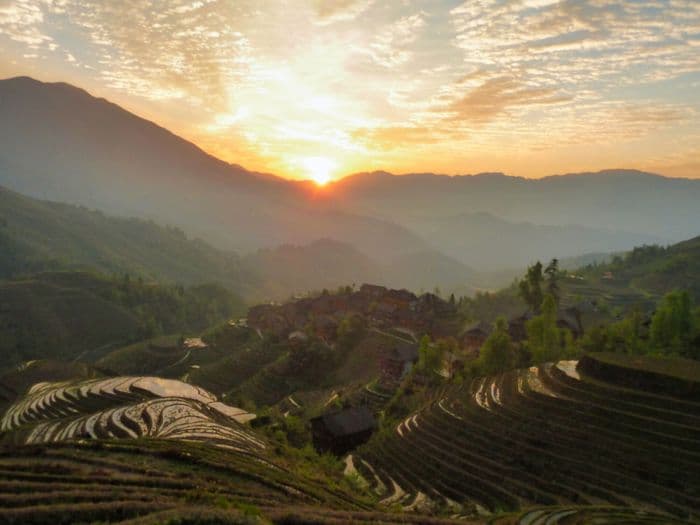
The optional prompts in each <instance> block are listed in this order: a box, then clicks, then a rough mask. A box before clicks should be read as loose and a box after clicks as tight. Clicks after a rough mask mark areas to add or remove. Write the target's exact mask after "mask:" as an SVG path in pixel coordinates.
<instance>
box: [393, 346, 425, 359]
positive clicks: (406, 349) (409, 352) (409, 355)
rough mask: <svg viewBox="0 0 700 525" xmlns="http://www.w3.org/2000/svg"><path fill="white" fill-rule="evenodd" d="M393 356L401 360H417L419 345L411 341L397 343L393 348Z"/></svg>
mask: <svg viewBox="0 0 700 525" xmlns="http://www.w3.org/2000/svg"><path fill="white" fill-rule="evenodd" d="M391 356H392V357H393V358H394V359H397V360H399V361H404V362H408V361H417V360H418V347H417V346H416V345H414V344H410V343H397V344H396V345H395V346H394V347H393V348H392V350H391Z"/></svg>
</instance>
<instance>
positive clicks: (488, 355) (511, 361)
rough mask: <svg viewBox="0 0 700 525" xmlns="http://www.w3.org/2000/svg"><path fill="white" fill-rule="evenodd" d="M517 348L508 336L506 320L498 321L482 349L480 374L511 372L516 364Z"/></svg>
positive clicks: (479, 364)
mask: <svg viewBox="0 0 700 525" xmlns="http://www.w3.org/2000/svg"><path fill="white" fill-rule="evenodd" d="M515 352H516V350H515V346H514V344H513V342H512V341H511V339H510V335H509V334H508V323H507V322H506V320H505V318H503V317H500V318H498V319H496V322H495V324H494V326H493V332H491V335H489V337H488V339H486V342H485V343H484V344H483V346H482V347H481V351H480V353H479V362H478V367H479V372H480V373H482V374H484V375H492V374H499V373H501V372H505V371H506V370H510V369H511V368H513V367H514V366H515V364H516V354H515Z"/></svg>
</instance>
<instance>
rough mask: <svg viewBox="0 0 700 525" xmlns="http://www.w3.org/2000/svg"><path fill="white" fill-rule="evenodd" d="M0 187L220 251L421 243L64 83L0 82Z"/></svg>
mask: <svg viewBox="0 0 700 525" xmlns="http://www.w3.org/2000/svg"><path fill="white" fill-rule="evenodd" d="M0 184H3V185H5V186H7V187H9V188H11V189H13V190H16V191H19V192H21V193H24V194H27V195H31V196H34V197H40V198H44V199H50V200H57V201H63V202H69V203H75V204H82V205H86V206H89V207H94V208H97V209H100V210H102V211H105V212H108V213H113V214H117V215H127V216H136V217H141V218H152V219H155V220H157V221H158V222H160V223H162V224H172V225H176V226H178V227H181V228H183V229H184V230H185V231H186V232H187V233H188V234H190V235H194V236H197V237H200V238H203V239H205V240H208V241H210V242H212V243H213V244H214V245H215V246H217V247H219V248H221V249H235V250H238V251H250V250H254V249H257V248H262V247H273V246H277V245H280V244H284V243H296V244H305V243H308V242H311V241H314V240H316V239H319V238H323V237H328V238H334V239H338V240H341V241H344V242H350V243H351V244H353V245H355V246H357V247H358V248H359V249H361V250H362V251H364V252H366V253H371V254H372V256H374V257H380V258H382V257H390V256H393V255H396V254H398V253H405V252H406V251H410V250H413V249H415V248H416V246H420V245H421V244H422V241H421V239H420V238H419V237H418V236H416V235H414V234H412V233H411V232H409V231H407V230H405V229H404V228H402V227H400V226H397V225H395V224H391V223H389V222H387V221H383V220H379V219H376V218H370V217H362V216H358V215H356V214H353V213H352V212H341V211H338V210H336V209H334V208H333V207H326V206H324V205H322V204H321V203H319V202H317V201H314V200H311V199H307V197H306V193H307V190H306V188H307V186H306V185H303V184H297V183H293V182H290V181H286V180H283V179H280V178H277V177H273V176H270V175H261V174H257V173H253V172H249V171H247V170H245V169H243V168H241V167H240V166H236V165H232V164H228V163H226V162H223V161H220V160H218V159H216V158H214V157H212V156H211V155H208V154H206V153H205V152H203V151H202V150H201V149H199V148H198V147H196V146H195V145H194V144H192V143H190V142H187V141H185V140H183V139H182V138H180V137H177V136H176V135H174V134H172V133H170V132H169V131H167V130H165V129H163V128H161V127H159V126H157V125H156V124H154V123H152V122H149V121H147V120H144V119H142V118H139V117H137V116H136V115H133V114H132V113H129V112H127V111H125V110H124V109H122V108H120V107H119V106H117V105H115V104H112V103H110V102H108V101H106V100H104V99H98V98H95V97H92V96H91V95H89V94H88V93H87V92H85V91H83V90H81V89H78V88H76V87H73V86H70V85H68V84H63V83H57V84H49V83H42V82H38V81H36V80H33V79H30V78H27V77H18V78H12V79H7V80H0Z"/></svg>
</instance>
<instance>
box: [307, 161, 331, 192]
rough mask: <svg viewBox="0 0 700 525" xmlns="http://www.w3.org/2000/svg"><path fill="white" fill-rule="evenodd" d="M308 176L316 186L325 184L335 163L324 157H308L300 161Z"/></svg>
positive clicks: (328, 180) (329, 178)
mask: <svg viewBox="0 0 700 525" xmlns="http://www.w3.org/2000/svg"><path fill="white" fill-rule="evenodd" d="M301 163H302V165H303V166H304V169H305V170H306V173H307V175H308V178H309V179H311V180H312V181H314V182H315V183H316V184H317V185H318V186H325V185H326V184H328V182H330V180H331V173H332V172H333V170H335V169H336V167H337V163H336V162H335V161H333V160H332V159H328V158H326V157H308V158H305V159H303V160H302V161H301Z"/></svg>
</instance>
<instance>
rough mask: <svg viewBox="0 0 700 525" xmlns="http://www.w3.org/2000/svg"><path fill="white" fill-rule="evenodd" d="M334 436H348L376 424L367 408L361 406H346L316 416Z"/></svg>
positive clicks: (369, 428)
mask: <svg viewBox="0 0 700 525" xmlns="http://www.w3.org/2000/svg"><path fill="white" fill-rule="evenodd" d="M316 419H317V420H320V421H321V422H322V423H323V424H324V426H325V427H326V429H327V430H328V432H330V433H331V434H332V435H333V436H335V437H340V436H348V435H352V434H357V433H359V432H364V431H366V430H372V429H374V428H375V427H376V426H377V424H376V421H375V420H374V416H373V415H372V412H371V410H370V409H369V408H367V407H365V406H362V407H356V408H346V409H344V410H341V411H340V412H334V413H332V414H325V415H323V416H320V417H318V418H316Z"/></svg>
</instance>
